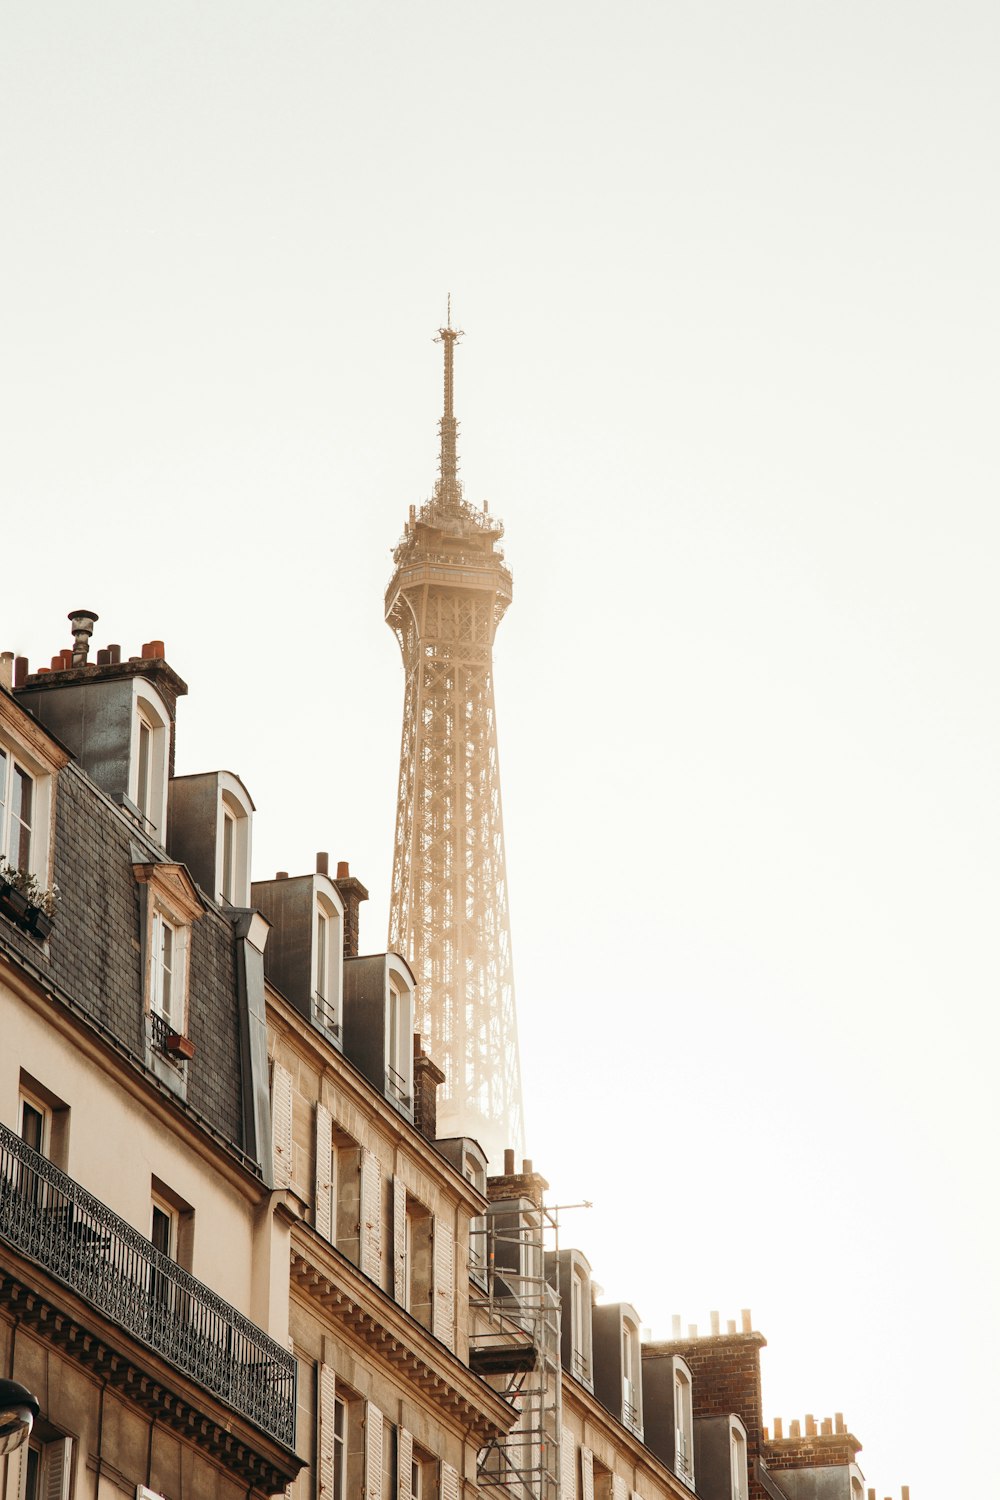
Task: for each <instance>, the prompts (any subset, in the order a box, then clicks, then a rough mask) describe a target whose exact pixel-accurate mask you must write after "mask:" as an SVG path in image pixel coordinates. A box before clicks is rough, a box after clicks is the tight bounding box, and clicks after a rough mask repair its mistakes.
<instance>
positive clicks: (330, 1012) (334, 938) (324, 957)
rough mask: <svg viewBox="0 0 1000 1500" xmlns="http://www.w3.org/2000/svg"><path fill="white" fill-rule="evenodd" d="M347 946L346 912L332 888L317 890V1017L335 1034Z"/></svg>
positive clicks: (338, 1026)
mask: <svg viewBox="0 0 1000 1500" xmlns="http://www.w3.org/2000/svg"><path fill="white" fill-rule="evenodd" d="M317 886H319V881H318V880H317ZM343 947H344V916H343V912H342V911H341V909H340V907H339V906H338V905H337V904H335V902H334V901H333V899H332V897H331V895H330V894H329V892H328V891H326V890H323V889H322V888H320V889H317V891H316V899H315V904H314V907H313V982H312V995H313V1019H314V1020H315V1022H316V1024H317V1026H320V1027H322V1029H323V1030H324V1031H326V1032H329V1033H330V1035H331V1036H339V1035H340V1026H341V996H342V987H341V974H342V972H343V966H342V962H341V958H342V954H343Z"/></svg>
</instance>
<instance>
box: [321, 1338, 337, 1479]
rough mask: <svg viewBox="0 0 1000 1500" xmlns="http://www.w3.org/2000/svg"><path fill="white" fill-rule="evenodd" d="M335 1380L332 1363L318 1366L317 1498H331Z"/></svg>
mask: <svg viewBox="0 0 1000 1500" xmlns="http://www.w3.org/2000/svg"><path fill="white" fill-rule="evenodd" d="M336 1394H337V1382H336V1380H335V1379H334V1374H333V1366H332V1365H320V1367H319V1464H318V1468H319V1490H318V1491H317V1495H318V1500H333V1480H334V1473H335V1470H336V1464H337V1445H336V1443H335V1441H334V1422H335V1420H336V1414H335V1408H334V1400H335V1397H336Z"/></svg>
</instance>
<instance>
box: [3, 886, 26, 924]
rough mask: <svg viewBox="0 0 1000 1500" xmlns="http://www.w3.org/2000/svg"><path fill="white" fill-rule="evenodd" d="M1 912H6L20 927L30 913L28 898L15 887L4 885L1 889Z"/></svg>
mask: <svg viewBox="0 0 1000 1500" xmlns="http://www.w3.org/2000/svg"><path fill="white" fill-rule="evenodd" d="M0 911H2V912H4V913H5V914H6V915H7V916H8V917H10V918H11V920H12V921H14V922H17V923H18V925H21V924H23V923H24V919H25V917H26V916H27V912H28V898H27V896H26V895H25V894H24V892H23V891H19V890H17V889H16V888H15V887H14V886H12V885H8V884H6V883H4V885H3V886H2V887H0Z"/></svg>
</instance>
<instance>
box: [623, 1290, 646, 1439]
mask: <svg viewBox="0 0 1000 1500" xmlns="http://www.w3.org/2000/svg"><path fill="white" fill-rule="evenodd" d="M622 1421H623V1422H624V1423H625V1426H626V1427H630V1428H631V1429H632V1431H633V1432H634V1433H635V1434H636V1436H637V1437H641V1436H642V1387H641V1385H640V1383H639V1330H638V1327H637V1325H636V1324H634V1323H633V1322H632V1321H631V1319H630V1318H627V1317H626V1318H623V1319H622Z"/></svg>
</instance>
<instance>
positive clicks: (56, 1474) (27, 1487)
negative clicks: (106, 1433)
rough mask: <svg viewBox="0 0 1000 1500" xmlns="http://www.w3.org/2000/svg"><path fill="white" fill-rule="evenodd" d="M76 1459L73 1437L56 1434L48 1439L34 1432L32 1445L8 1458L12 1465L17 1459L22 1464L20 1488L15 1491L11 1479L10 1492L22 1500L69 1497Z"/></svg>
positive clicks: (67, 1499)
mask: <svg viewBox="0 0 1000 1500" xmlns="http://www.w3.org/2000/svg"><path fill="white" fill-rule="evenodd" d="M45 1425H47V1424H45ZM49 1430H50V1431H51V1430H52V1429H51V1428H50V1429H49ZM72 1461H73V1439H72V1438H68V1437H56V1438H53V1439H51V1441H49V1442H45V1441H43V1440H42V1438H41V1437H39V1436H36V1435H35V1434H32V1437H31V1441H30V1443H29V1444H28V1447H27V1448H26V1449H23V1450H22V1451H21V1452H20V1453H18V1454H16V1455H13V1456H12V1457H11V1458H9V1459H8V1460H7V1464H8V1468H10V1467H11V1466H12V1464H14V1463H16V1462H20V1465H21V1484H20V1489H16V1488H15V1489H13V1490H12V1488H11V1481H10V1478H8V1482H7V1483H8V1494H10V1493H13V1494H15V1495H19V1497H20V1500H69V1493H70V1484H71V1482H72V1477H73V1465H72Z"/></svg>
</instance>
